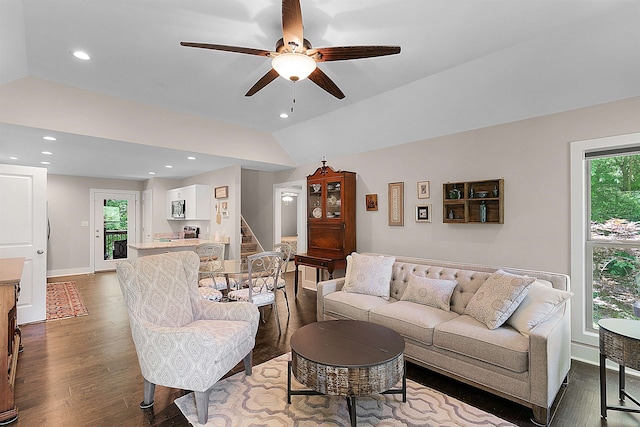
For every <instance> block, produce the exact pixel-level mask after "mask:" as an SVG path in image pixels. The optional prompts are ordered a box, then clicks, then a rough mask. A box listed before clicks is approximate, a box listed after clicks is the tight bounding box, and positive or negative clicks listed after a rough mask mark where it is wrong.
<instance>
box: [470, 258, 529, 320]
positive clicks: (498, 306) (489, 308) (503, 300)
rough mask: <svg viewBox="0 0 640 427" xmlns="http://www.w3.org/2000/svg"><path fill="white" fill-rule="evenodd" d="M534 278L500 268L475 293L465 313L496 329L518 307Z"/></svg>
mask: <svg viewBox="0 0 640 427" xmlns="http://www.w3.org/2000/svg"><path fill="white" fill-rule="evenodd" d="M534 280H536V279H535V277H527V276H518V275H516V274H511V273H507V272H505V271H502V270H498V271H496V272H495V273H493V274H492V275H491V276H489V277H488V278H487V280H486V281H485V282H484V283H483V284H482V286H481V287H480V289H478V291H477V292H476V293H475V295H473V297H472V298H471V301H469V304H467V307H466V308H465V309H464V314H468V315H469V316H471V317H473V318H474V319H476V320H477V321H479V322H482V323H484V324H485V325H487V328H489V329H492V330H493V329H496V328H498V327H500V326H501V325H502V324H503V323H504V322H506V321H507V319H508V318H509V316H511V314H512V313H513V312H514V311H515V310H516V308H518V306H519V305H520V302H521V301H522V300H523V299H524V297H525V296H526V295H527V292H528V290H529V287H530V286H531V283H533V281H534Z"/></svg>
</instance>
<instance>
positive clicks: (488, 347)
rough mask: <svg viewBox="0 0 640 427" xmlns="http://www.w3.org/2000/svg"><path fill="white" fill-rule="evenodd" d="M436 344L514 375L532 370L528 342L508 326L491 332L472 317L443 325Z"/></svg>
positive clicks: (438, 332) (438, 327) (436, 331)
mask: <svg viewBox="0 0 640 427" xmlns="http://www.w3.org/2000/svg"><path fill="white" fill-rule="evenodd" d="M433 345H434V346H436V347H438V348H441V349H444V350H448V351H452V352H455V353H458V354H461V355H464V356H468V357H472V358H474V359H477V360H481V361H483V362H486V363H490V364H492V365H496V366H500V367H502V368H505V369H508V370H510V371H513V372H526V371H527V370H528V369H529V339H528V338H526V337H524V336H523V335H522V334H520V333H519V332H518V331H516V330H515V329H513V328H511V327H509V326H502V327H500V328H498V329H494V330H489V329H487V327H486V326H485V325H484V323H481V322H479V321H477V320H476V319H474V318H473V317H471V316H467V315H462V316H459V317H457V318H455V319H452V320H450V321H448V322H444V323H440V324H439V325H437V326H436V327H435V330H434V332H433Z"/></svg>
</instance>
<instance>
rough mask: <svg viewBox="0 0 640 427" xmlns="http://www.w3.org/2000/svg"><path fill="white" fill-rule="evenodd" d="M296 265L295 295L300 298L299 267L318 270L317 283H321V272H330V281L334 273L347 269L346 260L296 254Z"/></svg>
mask: <svg viewBox="0 0 640 427" xmlns="http://www.w3.org/2000/svg"><path fill="white" fill-rule="evenodd" d="M294 263H295V267H296V268H295V281H294V288H293V294H294V296H295V297H296V298H297V297H298V266H299V265H306V266H307V267H314V268H315V269H316V283H318V282H319V281H320V270H327V271H328V272H329V279H333V272H334V271H335V270H336V269H337V270H340V269H344V268H347V259H346V258H326V257H318V256H312V255H309V254H296V256H295V258H294Z"/></svg>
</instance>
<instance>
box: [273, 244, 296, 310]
mask: <svg viewBox="0 0 640 427" xmlns="http://www.w3.org/2000/svg"><path fill="white" fill-rule="evenodd" d="M273 250H274V251H276V252H280V253H281V254H282V268H281V269H280V277H279V278H278V281H277V283H276V285H275V289H277V290H279V291H282V293H283V294H284V301H285V302H286V303H287V315H288V316H290V315H291V310H289V298H288V297H287V286H286V284H287V283H286V281H285V275H286V274H287V269H288V268H289V261H290V260H291V254H293V248H292V247H291V245H290V244H288V243H284V242H283V243H276V244H275V245H273ZM268 286H269V289H271V290H273V289H274V283H273V282H270V283H268Z"/></svg>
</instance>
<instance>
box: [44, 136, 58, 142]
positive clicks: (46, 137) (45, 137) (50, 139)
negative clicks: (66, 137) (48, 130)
mask: <svg viewBox="0 0 640 427" xmlns="http://www.w3.org/2000/svg"><path fill="white" fill-rule="evenodd" d="M42 139H46V140H47V141H57V139H56V137H55V136H43V137H42Z"/></svg>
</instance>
